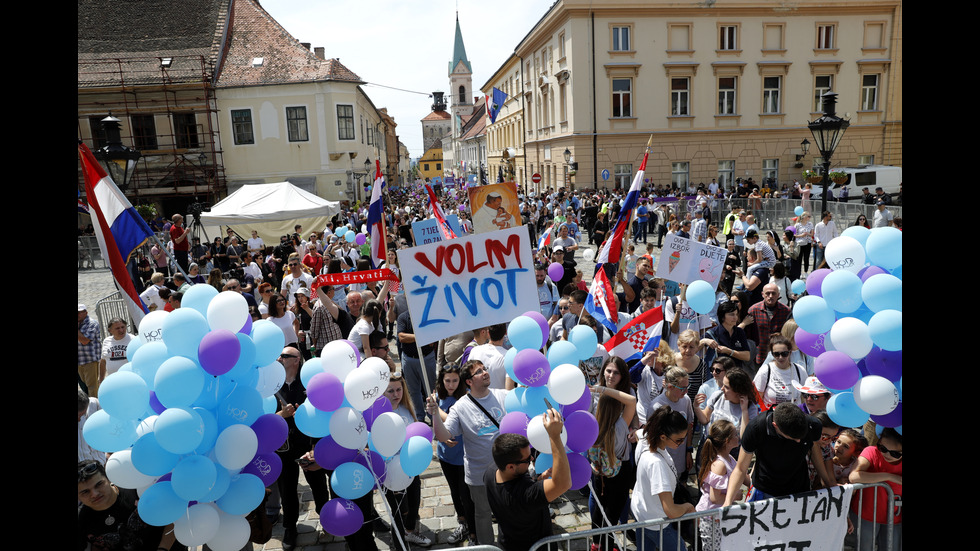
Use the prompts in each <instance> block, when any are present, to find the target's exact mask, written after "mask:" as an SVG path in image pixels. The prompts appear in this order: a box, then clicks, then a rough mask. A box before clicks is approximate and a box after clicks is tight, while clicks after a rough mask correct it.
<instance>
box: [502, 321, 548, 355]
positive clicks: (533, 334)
mask: <svg viewBox="0 0 980 551" xmlns="http://www.w3.org/2000/svg"><path fill="white" fill-rule="evenodd" d="M507 336H508V337H509V338H510V343H511V344H512V345H514V348H516V349H518V350H526V349H533V350H538V349H540V348H541V347H542V346H544V343H543V342H542V340H543V339H542V335H541V326H540V325H538V322H536V321H534V320H533V319H531V318H529V317H527V316H518V317H516V318H514V320H513V321H511V322H510V325H508V326H507Z"/></svg>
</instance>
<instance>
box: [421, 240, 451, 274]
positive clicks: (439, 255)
mask: <svg viewBox="0 0 980 551" xmlns="http://www.w3.org/2000/svg"><path fill="white" fill-rule="evenodd" d="M445 255H446V247H445V245H439V246H438V247H436V265H435V266H433V265H432V262H430V261H429V258H428V257H427V256H425V253H423V252H422V251H419V252H417V253H415V260H418V261H419V264H421V265H423V266H425V267H426V268H427V269H428V270H429V271H430V272H432V273H433V274H435V276H436V277H442V263H443V257H445Z"/></svg>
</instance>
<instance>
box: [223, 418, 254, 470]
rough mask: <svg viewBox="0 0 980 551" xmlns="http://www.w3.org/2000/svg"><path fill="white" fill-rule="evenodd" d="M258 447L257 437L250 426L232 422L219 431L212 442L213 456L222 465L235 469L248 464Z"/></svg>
mask: <svg viewBox="0 0 980 551" xmlns="http://www.w3.org/2000/svg"><path fill="white" fill-rule="evenodd" d="M258 449H259V439H258V437H257V436H255V431H253V430H252V428H251V427H249V426H247V425H242V424H234V425H231V426H230V427H228V428H226V429H225V430H223V431H221V434H219V435H218V439H217V440H216V441H215V443H214V456H215V459H217V461H218V463H220V464H221V466H222V467H224V468H226V469H228V470H229V471H237V470H239V469H241V468H242V467H244V466H245V465H248V462H249V461H251V460H252V458H253V457H255V452H256V451H258Z"/></svg>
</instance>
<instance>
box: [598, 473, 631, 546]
mask: <svg viewBox="0 0 980 551" xmlns="http://www.w3.org/2000/svg"><path fill="white" fill-rule="evenodd" d="M589 491H591V492H592V498H593V499H595V505H596V507H598V508H599V512H601V513H602V520H604V521H606V526H610V527H611V526H613V523H612V522H609V516H607V515H606V509H605V508H604V507H603V506H602V502H601V501H599V497H598V494H596V491H595V486H593V485H592V477H591V476H590V477H589ZM613 538H615V536H613ZM619 545H620V547H623V548H625V547H626V545H625V544H624V543H623V541H622V536H620V542H619Z"/></svg>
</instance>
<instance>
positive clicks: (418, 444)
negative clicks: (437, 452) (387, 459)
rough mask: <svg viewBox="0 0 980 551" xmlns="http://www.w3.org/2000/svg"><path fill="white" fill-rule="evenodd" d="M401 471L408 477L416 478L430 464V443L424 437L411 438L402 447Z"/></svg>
mask: <svg viewBox="0 0 980 551" xmlns="http://www.w3.org/2000/svg"><path fill="white" fill-rule="evenodd" d="M401 458H402V459H401V464H402V470H403V471H405V474H407V475H408V476H418V475H420V474H422V473H423V472H425V469H427V468H428V467H429V464H430V463H432V442H429V440H428V439H427V438H426V437H424V436H413V437H411V438H409V439H408V441H407V442H405V444H403V445H402V451H401Z"/></svg>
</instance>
